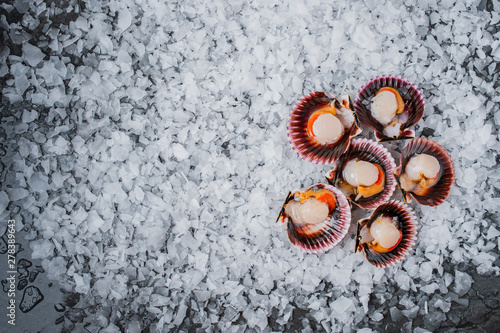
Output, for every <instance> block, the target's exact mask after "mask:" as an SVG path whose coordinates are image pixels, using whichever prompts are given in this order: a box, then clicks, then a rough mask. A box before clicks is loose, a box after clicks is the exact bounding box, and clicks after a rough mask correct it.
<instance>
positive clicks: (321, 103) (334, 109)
mask: <svg viewBox="0 0 500 333" xmlns="http://www.w3.org/2000/svg"><path fill="white" fill-rule="evenodd" d="M287 131H288V140H289V141H290V145H291V146H292V148H293V149H294V150H295V151H296V152H297V154H298V155H299V156H300V157H301V158H303V159H305V160H307V161H310V162H313V163H317V164H330V163H333V162H334V161H335V160H337V159H338V158H339V157H340V156H341V155H342V154H343V153H344V152H345V151H346V149H347V148H348V146H349V142H350V139H351V137H353V136H355V135H357V134H359V133H360V132H361V129H360V127H359V126H358V124H357V121H356V118H355V116H354V114H353V111H352V102H351V101H350V98H349V97H348V96H346V97H343V98H342V100H341V101H339V100H338V99H337V98H336V97H335V96H333V95H331V94H328V93H324V92H321V91H316V92H313V93H311V94H309V95H307V96H305V97H303V98H302V99H301V100H300V101H299V102H298V103H297V105H296V106H295V107H294V109H293V110H292V112H291V113H290V117H289V120H288V127H287Z"/></svg>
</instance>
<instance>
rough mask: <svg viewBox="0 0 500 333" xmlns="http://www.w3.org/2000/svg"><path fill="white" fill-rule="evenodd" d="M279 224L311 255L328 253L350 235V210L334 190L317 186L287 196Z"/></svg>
mask: <svg viewBox="0 0 500 333" xmlns="http://www.w3.org/2000/svg"><path fill="white" fill-rule="evenodd" d="M276 222H282V223H286V226H287V235H288V239H289V240H290V242H291V243H292V244H293V245H294V246H296V247H297V248H299V249H301V250H302V251H305V252H308V253H320V252H325V251H327V250H329V249H331V248H332V247H334V246H335V245H336V244H338V243H339V242H340V241H341V240H342V239H343V238H344V236H345V235H346V234H347V231H348V229H349V224H350V222H351V210H350V208H349V203H348V202H347V199H346V198H345V196H344V195H343V194H342V192H340V191H339V190H338V189H336V188H335V187H333V186H330V185H324V184H315V185H313V186H311V187H309V188H307V189H306V190H305V191H303V192H302V191H294V192H293V193H292V192H290V193H288V196H287V197H286V199H285V202H284V204H283V206H282V208H281V211H280V214H279V216H278V218H277V221H276Z"/></svg>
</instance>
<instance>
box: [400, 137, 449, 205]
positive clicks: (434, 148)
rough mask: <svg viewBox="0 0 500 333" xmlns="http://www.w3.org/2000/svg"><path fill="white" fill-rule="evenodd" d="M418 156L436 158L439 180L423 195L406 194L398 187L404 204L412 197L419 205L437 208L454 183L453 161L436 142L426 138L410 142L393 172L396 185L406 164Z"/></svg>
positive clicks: (446, 196)
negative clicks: (423, 155) (438, 165)
mask: <svg viewBox="0 0 500 333" xmlns="http://www.w3.org/2000/svg"><path fill="white" fill-rule="evenodd" d="M418 154H428V155H432V156H434V157H436V158H437V160H438V161H439V164H440V165H441V170H440V175H439V180H438V181H437V182H436V183H435V184H434V185H432V186H431V187H429V188H428V189H427V191H426V193H425V195H417V194H415V193H413V192H406V191H405V190H403V189H402V188H401V186H399V188H400V189H401V192H402V193H403V199H404V200H405V202H407V203H409V202H411V198H412V197H413V198H415V200H416V201H417V202H418V203H419V204H421V205H426V206H438V205H440V204H442V203H443V202H444V201H445V200H446V199H447V198H448V196H449V195H450V191H451V185H453V183H454V182H455V169H454V168H453V161H452V160H451V157H450V155H449V154H448V152H447V151H446V150H445V149H444V148H443V147H442V146H441V145H439V144H437V143H436V142H434V141H432V140H429V139H426V138H418V139H414V140H411V141H410V142H409V143H408V145H406V147H405V148H404V149H403V151H402V152H401V156H400V162H399V166H398V167H397V168H396V170H395V175H396V178H397V180H398V184H399V177H400V176H401V172H402V171H403V170H404V168H406V164H407V163H408V161H409V160H410V159H411V158H412V157H413V156H415V155H418Z"/></svg>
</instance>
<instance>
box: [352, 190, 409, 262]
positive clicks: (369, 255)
mask: <svg viewBox="0 0 500 333" xmlns="http://www.w3.org/2000/svg"><path fill="white" fill-rule="evenodd" d="M381 214H383V215H387V216H391V217H397V220H398V223H399V225H398V229H399V230H401V233H402V234H403V238H402V239H401V242H399V244H398V245H397V246H396V248H394V249H393V250H392V251H390V252H387V253H379V252H377V251H375V250H373V249H372V248H371V247H370V246H368V244H362V245H359V238H360V236H359V235H360V231H361V229H362V228H363V227H364V226H365V225H368V226H370V225H371V223H373V221H375V220H376V219H377V217H378V216H380V215H381ZM416 239H417V217H416V216H415V213H414V212H413V210H412V209H411V208H410V207H409V206H408V205H406V204H405V203H403V202H400V201H397V200H392V201H389V202H387V203H384V204H382V205H380V206H378V207H377V208H376V209H375V210H374V211H373V213H372V214H371V215H370V217H369V218H366V219H362V220H360V221H359V222H358V228H357V233H356V248H355V252H356V251H358V247H359V246H361V247H362V251H363V252H364V254H365V257H366V260H368V262H369V263H370V264H372V265H374V266H377V267H380V268H384V267H389V266H392V265H395V264H397V263H399V262H400V261H402V260H403V259H404V258H405V257H406V256H407V255H408V254H409V253H410V251H411V249H412V248H413V246H414V245H415V241H416Z"/></svg>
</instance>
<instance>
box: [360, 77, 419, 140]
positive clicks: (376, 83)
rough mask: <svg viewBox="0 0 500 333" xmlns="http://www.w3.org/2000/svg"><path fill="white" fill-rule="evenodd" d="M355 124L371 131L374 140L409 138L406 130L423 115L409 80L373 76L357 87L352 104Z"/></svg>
mask: <svg viewBox="0 0 500 333" xmlns="http://www.w3.org/2000/svg"><path fill="white" fill-rule="evenodd" d="M354 110H355V111H356V116H357V117H358V119H359V122H360V123H361V124H362V125H364V126H366V127H369V128H371V129H373V130H374V131H375V137H376V139H377V141H392V140H402V139H411V138H414V137H415V132H414V131H413V130H412V129H410V128H411V127H412V126H414V125H415V124H417V123H418V122H419V121H420V119H421V118H422V116H423V115H424V99H423V97H422V94H421V93H420V91H419V90H418V89H417V87H415V85H414V84H413V83H411V82H410V81H408V80H406V79H404V78H402V77H400V76H393V75H382V76H377V77H375V78H373V79H371V80H370V81H368V82H367V83H366V84H365V85H363V86H362V87H361V89H360V90H359V91H358V93H357V95H356V99H355V101H354Z"/></svg>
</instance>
